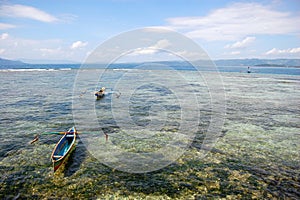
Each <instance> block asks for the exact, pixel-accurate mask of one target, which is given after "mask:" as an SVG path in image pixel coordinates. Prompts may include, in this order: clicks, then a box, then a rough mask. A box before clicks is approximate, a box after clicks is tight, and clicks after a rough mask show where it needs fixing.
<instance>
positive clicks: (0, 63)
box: [0, 58, 26, 68]
mask: <svg viewBox="0 0 300 200" xmlns="http://www.w3.org/2000/svg"><path fill="white" fill-rule="evenodd" d="M21 65H26V63H23V62H21V61H17V60H7V59H3V58H0V67H2V68H3V67H5V66H9V67H11V66H21Z"/></svg>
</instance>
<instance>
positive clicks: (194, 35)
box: [0, 0, 300, 62]
mask: <svg viewBox="0 0 300 200" xmlns="http://www.w3.org/2000/svg"><path fill="white" fill-rule="evenodd" d="M299 24H300V1H299V0H262V1H228V0H226V1H225V0H185V1H184V0H85V1H84V0H77V1H73V0H72V1H71V0H64V1H58V0H52V1H47V0H45V1H39V0H19V1H17V0H16V1H0V57H1V58H7V59H14V60H15V59H23V60H26V59H33V60H47V61H51V60H53V61H55V60H69V61H76V62H83V61H84V60H85V59H86V58H87V56H88V55H89V53H90V52H92V51H93V50H94V49H95V48H96V47H97V46H98V45H100V44H101V43H102V42H104V41H106V40H108V39H110V38H111V37H113V36H115V35H118V34H120V33H123V32H125V31H129V30H133V29H137V28H143V27H152V26H153V27H163V28H168V29H171V30H175V31H177V32H179V33H181V34H183V35H185V36H187V37H189V38H191V39H192V40H194V41H195V42H196V43H198V44H199V45H200V46H201V47H202V48H203V49H204V50H205V51H206V52H207V53H208V55H209V56H210V57H211V58H212V59H237V58H269V59H272V58H300V28H299ZM132 42H134V41H132Z"/></svg>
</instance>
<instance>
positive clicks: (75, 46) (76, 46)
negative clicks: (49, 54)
mask: <svg viewBox="0 0 300 200" xmlns="http://www.w3.org/2000/svg"><path fill="white" fill-rule="evenodd" d="M87 44H88V43H87V42H82V41H77V42H74V43H73V44H72V45H71V47H70V48H71V49H79V48H82V47H85V46H86V45H87Z"/></svg>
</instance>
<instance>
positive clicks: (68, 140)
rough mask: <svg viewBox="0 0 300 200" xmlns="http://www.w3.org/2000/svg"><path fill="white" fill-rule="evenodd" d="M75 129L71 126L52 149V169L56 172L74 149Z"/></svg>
mask: <svg viewBox="0 0 300 200" xmlns="http://www.w3.org/2000/svg"><path fill="white" fill-rule="evenodd" d="M76 134H77V131H76V129H75V128H74V127H73V128H71V129H70V130H69V131H68V132H66V133H65V134H64V136H63V137H62V138H61V139H60V140H59V142H58V143H57V144H56V146H55V148H54V149H53V152H52V155H51V159H52V163H53V170H54V172H56V171H57V170H58V169H59V168H61V166H63V164H64V163H65V162H66V161H67V160H68V158H69V156H70V154H71V152H72V151H73V150H74V149H75V142H76Z"/></svg>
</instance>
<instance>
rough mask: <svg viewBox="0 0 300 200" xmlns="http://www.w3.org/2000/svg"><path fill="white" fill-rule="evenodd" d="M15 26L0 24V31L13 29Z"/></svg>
mask: <svg viewBox="0 0 300 200" xmlns="http://www.w3.org/2000/svg"><path fill="white" fill-rule="evenodd" d="M15 27H16V26H15V25H13V24H6V23H0V30H5V29H10V28H15Z"/></svg>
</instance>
